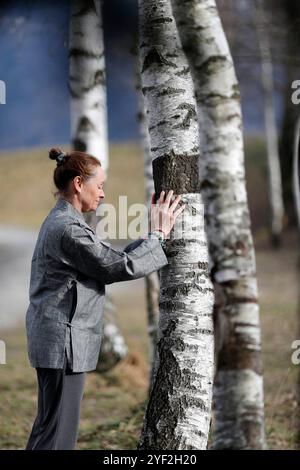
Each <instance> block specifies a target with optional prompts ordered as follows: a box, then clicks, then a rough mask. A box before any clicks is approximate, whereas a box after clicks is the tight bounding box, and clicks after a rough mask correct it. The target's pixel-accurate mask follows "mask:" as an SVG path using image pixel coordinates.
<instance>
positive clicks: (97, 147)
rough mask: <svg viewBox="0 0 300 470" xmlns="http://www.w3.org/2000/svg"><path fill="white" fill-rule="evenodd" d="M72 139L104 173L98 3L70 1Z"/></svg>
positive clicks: (104, 128)
mask: <svg viewBox="0 0 300 470" xmlns="http://www.w3.org/2000/svg"><path fill="white" fill-rule="evenodd" d="M69 73H70V75H69V89H70V94H71V137H72V143H73V147H74V149H75V150H80V151H82V152H86V153H89V154H91V155H93V156H94V157H96V158H98V159H99V160H100V162H101V166H102V168H103V170H104V172H105V174H107V170H108V139H107V110H106V76H105V60H104V42H103V27H102V15H101V1H100V0H94V1H93V0H88V1H85V0H72V3H71V21H70V35H69Z"/></svg>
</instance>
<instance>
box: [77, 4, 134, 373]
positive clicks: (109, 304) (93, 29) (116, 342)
mask: <svg viewBox="0 0 300 470" xmlns="http://www.w3.org/2000/svg"><path fill="white" fill-rule="evenodd" d="M69 90H70V95H71V135H72V146H73V148H74V150H80V151H82V152H86V153H89V154H91V155H93V156H94V157H96V158H98V159H99V160H100V162H101V166H102V168H103V170H104V172H105V175H106V177H107V171H108V136H107V110H106V77H105V60H104V41H103V28H102V14H101V0H95V1H93V0H88V1H85V0H72V2H71V19H70V31H69ZM85 220H86V222H87V223H89V224H90V226H91V227H92V228H93V229H94V230H95V231H96V226H97V222H98V217H97V215H96V212H95V211H92V212H90V213H86V214H85ZM113 314H114V306H113V301H112V299H111V298H109V296H108V295H107V294H106V302H105V310H104V327H103V339H102V346H101V352H100V356H101V359H100V360H99V363H98V365H97V370H102V368H104V369H107V368H108V364H111V367H112V366H113V365H115V364H116V363H117V362H118V361H119V360H120V359H122V358H123V357H125V356H126V354H127V347H126V344H125V341H124V339H123V337H122V335H121V332H120V330H119V328H118V326H117V324H116V322H115V320H113V319H112V317H113ZM101 363H103V364H101Z"/></svg>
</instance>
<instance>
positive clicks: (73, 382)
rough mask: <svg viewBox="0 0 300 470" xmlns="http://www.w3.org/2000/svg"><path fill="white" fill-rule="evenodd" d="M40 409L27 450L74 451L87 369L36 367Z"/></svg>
mask: <svg viewBox="0 0 300 470" xmlns="http://www.w3.org/2000/svg"><path fill="white" fill-rule="evenodd" d="M36 373H37V380H38V408H37V416H36V418H35V421H34V424H33V427H32V430H31V434H30V436H29V440H28V442H27V445H26V448H25V450H61V449H64V450H73V449H75V446H76V441H77V434H78V427H79V419H80V406H81V400H82V396H83V389H84V383H85V376H86V372H73V371H72V370H71V369H69V368H68V363H67V355H66V351H65V361H64V368H63V369H50V368H42V367H36Z"/></svg>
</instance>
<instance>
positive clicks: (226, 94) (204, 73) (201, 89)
mask: <svg viewBox="0 0 300 470" xmlns="http://www.w3.org/2000/svg"><path fill="white" fill-rule="evenodd" d="M172 4H173V8H174V10H173V11H174V15H175V18H176V20H177V25H178V28H179V32H180V36H181V40H182V44H183V47H184V50H185V52H186V55H187V57H188V60H189V64H190V67H191V72H192V75H193V78H194V84H195V88H196V97H197V104H198V116H199V128H200V143H201V150H200V151H201V155H202V158H200V159H199V167H200V168H199V170H200V183H201V186H200V188H201V192H202V193H203V196H204V201H205V219H206V224H207V233H208V242H209V251H210V256H211V260H212V270H211V275H212V279H213V281H214V283H215V284H216V292H218V299H217V302H216V304H215V310H216V317H217V323H218V325H219V329H220V330H221V342H220V343H219V344H218V345H217V346H218V357H217V373H216V378H215V386H214V404H215V429H214V436H213V438H214V444H213V447H214V448H216V449H261V448H264V447H265V436H264V406H263V377H262V360H261V340H260V322H259V306H258V293H257V281H256V264H255V252H254V246H253V240H252V234H251V228H250V218H249V210H248V202H247V192H246V186H245V170H244V150H243V136H242V118H241V108H240V96H239V90H238V83H237V79H236V75H235V71H234V66H233V62H232V58H231V54H230V51H229V48H228V44H227V40H226V37H225V34H224V31H223V28H222V24H221V21H220V18H219V15H218V11H217V8H216V4H215V1H214V0H189V1H188V2H181V0H172Z"/></svg>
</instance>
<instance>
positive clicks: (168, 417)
mask: <svg viewBox="0 0 300 470" xmlns="http://www.w3.org/2000/svg"><path fill="white" fill-rule="evenodd" d="M139 17H140V29H139V33H140V58H141V74H142V85H143V88H142V91H143V94H144V97H145V106H146V113H147V116H148V119H149V123H148V125H149V134H150V141H151V154H152V159H153V176H154V184H155V191H156V195H157V196H159V194H160V192H161V190H165V191H168V190H170V189H173V190H174V194H182V202H184V203H185V204H186V208H185V210H184V212H183V213H182V214H181V215H180V216H179V217H178V218H177V220H176V222H175V225H174V227H173V229H172V231H171V233H170V239H169V240H168V241H167V246H166V253H167V257H168V261H169V264H168V265H167V266H165V267H163V268H162V269H161V270H160V271H159V276H160V297H159V309H160V316H159V324H158V342H157V354H156V361H155V369H154V383H153V388H152V390H151V395H150V399H149V403H148V406H147V410H146V413H145V420H144V426H143V429H142V433H141V438H140V443H139V446H138V447H139V449H205V448H206V446H207V439H208V432H209V425H210V416H211V399H212V380H213V355H214V354H213V352H214V351H213V349H214V348H213V346H214V342H213V318H212V310H213V301H214V295H213V287H212V284H211V282H210V278H209V274H208V249H207V242H206V235H205V231H204V214H203V204H202V198H201V194H200V193H199V181H198V168H197V160H198V158H199V142H198V138H199V130H198V121H197V113H196V108H195V99H194V89H193V84H192V79H191V76H190V73H189V68H188V64H187V62H186V59H185V56H184V54H183V51H182V48H181V44H180V40H179V37H178V33H177V29H176V25H175V21H174V18H173V16H172V11H171V3H170V1H169V0H140V1H139ZM183 214H184V215H183Z"/></svg>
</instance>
